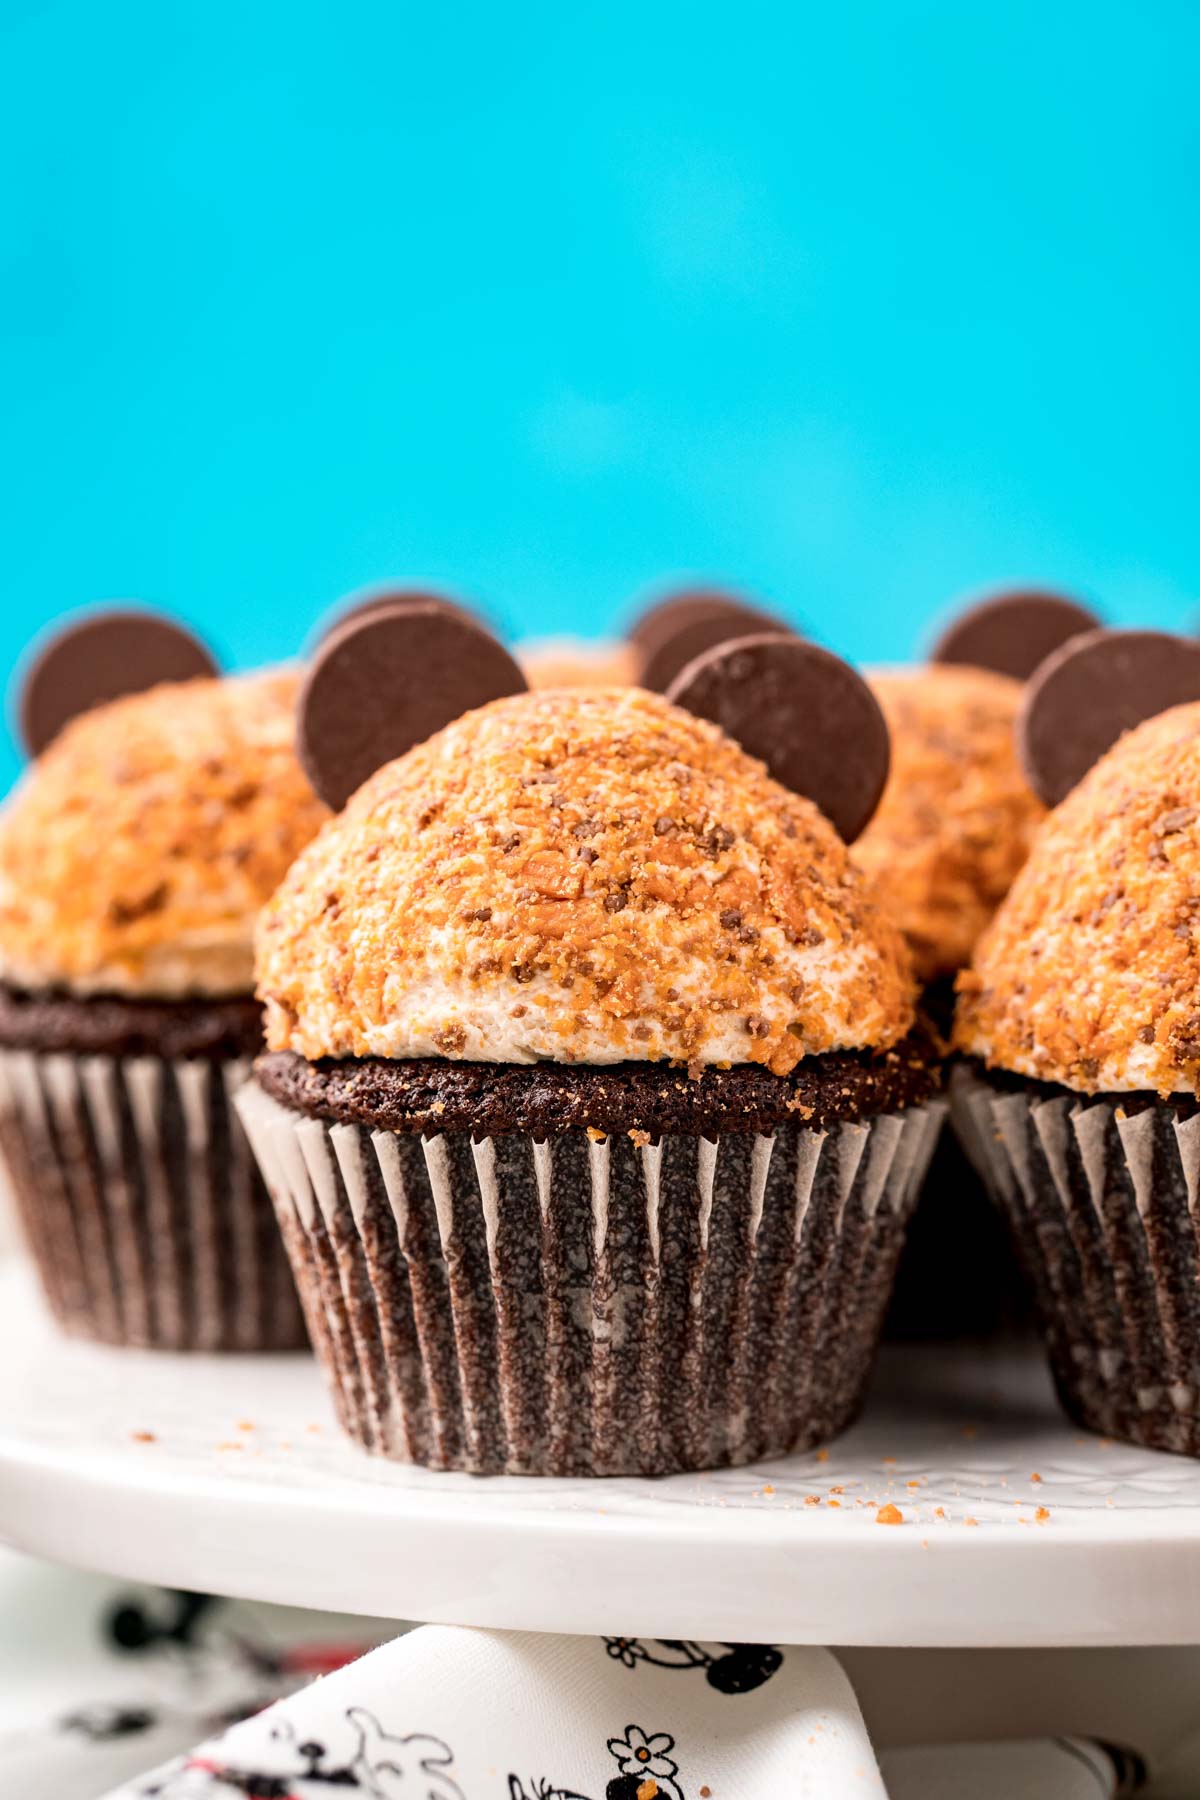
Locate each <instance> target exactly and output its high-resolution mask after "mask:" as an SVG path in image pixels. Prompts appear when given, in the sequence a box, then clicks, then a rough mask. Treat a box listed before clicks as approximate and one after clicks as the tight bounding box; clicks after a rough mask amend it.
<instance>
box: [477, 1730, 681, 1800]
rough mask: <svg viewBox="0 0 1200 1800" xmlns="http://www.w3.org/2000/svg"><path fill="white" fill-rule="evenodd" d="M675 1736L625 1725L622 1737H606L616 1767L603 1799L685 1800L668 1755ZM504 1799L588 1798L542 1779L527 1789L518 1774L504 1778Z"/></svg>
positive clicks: (573, 1799) (676, 1767)
mask: <svg viewBox="0 0 1200 1800" xmlns="http://www.w3.org/2000/svg"><path fill="white" fill-rule="evenodd" d="M674 1748H675V1739H674V1738H673V1737H672V1736H671V1734H670V1733H669V1732H667V1731H658V1732H646V1731H643V1730H642V1727H641V1726H640V1725H627V1726H626V1727H625V1734H624V1736H623V1737H613V1738H609V1740H608V1753H609V1755H610V1756H612V1757H615V1758H616V1762H617V1767H618V1769H619V1770H620V1773H619V1774H618V1775H614V1776H612V1777H611V1779H610V1780H609V1782H608V1784H607V1786H606V1787H605V1789H604V1796H603V1800H687V1797H686V1795H685V1794H684V1791H683V1789H682V1788H681V1787H680V1785H679V1783H678V1782H677V1781H676V1779H675V1777H676V1776H677V1775H678V1773H679V1764H678V1763H677V1762H676V1761H675V1758H674V1757H673V1756H672V1755H671V1752H672V1751H673V1750H674ZM508 1800H590V1796H589V1795H587V1794H579V1793H576V1791H575V1789H574V1788H564V1787H555V1785H554V1783H553V1782H552V1781H547V1780H545V1779H544V1778H543V1779H542V1780H540V1781H534V1782H533V1783H532V1784H531V1785H530V1786H529V1787H528V1788H527V1787H525V1785H524V1783H523V1782H522V1781H521V1779H520V1777H519V1776H517V1775H510V1776H509V1778H508Z"/></svg>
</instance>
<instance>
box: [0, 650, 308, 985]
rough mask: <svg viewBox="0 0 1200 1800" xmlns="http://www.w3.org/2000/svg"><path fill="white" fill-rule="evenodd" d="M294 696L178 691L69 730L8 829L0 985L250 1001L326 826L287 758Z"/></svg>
mask: <svg viewBox="0 0 1200 1800" xmlns="http://www.w3.org/2000/svg"><path fill="white" fill-rule="evenodd" d="M297 685H298V678H297V677H296V676H295V675H293V674H291V673H288V672H283V671H270V672H267V673H264V674H258V675H252V676H243V677H239V678H236V679H232V680H225V681H210V680H199V681H189V682H181V683H174V684H170V685H166V686H161V687H156V688H151V689H149V690H148V691H147V692H145V693H139V694H134V695H130V696H129V697H127V698H125V699H121V700H116V701H113V702H112V703H111V704H109V705H106V706H100V707H96V708H95V709H94V710H93V711H91V712H87V713H84V714H83V715H82V716H81V717H80V718H78V719H76V720H74V721H73V722H72V723H71V724H69V725H68V726H67V727H66V728H65V730H63V731H62V732H61V734H60V735H59V736H58V737H57V738H56V739H55V741H54V743H53V744H52V745H51V746H50V748H49V749H48V750H47V751H46V752H45V753H44V755H42V756H41V757H39V759H38V761H37V762H36V763H35V764H34V765H33V767H32V768H31V769H30V770H29V771H28V773H27V774H26V775H25V777H24V779H23V780H22V781H21V783H20V784H19V786H18V787H17V789H16V790H15V792H14V794H13V796H12V798H11V799H10V800H9V802H8V803H7V805H6V806H5V808H4V810H3V812H2V813H0V976H3V978H4V979H5V980H7V981H9V982H11V983H13V984H14V985H16V986H18V987H24V988H32V989H40V988H47V987H65V988H67V989H69V990H71V991H73V992H76V993H81V994H85V993H96V992H107V993H123V994H130V995H147V996H150V995H152V996H157V997H161V998H171V997H178V996H182V995H188V994H231V993H245V992H248V991H249V990H250V988H251V987H252V985H253V936H254V920H255V916H256V914H257V912H258V909H259V907H260V906H261V905H262V903H263V901H264V900H265V899H266V898H267V897H268V895H269V894H270V893H271V892H272V891H273V890H274V888H275V887H277V886H278V884H279V881H280V879H281V878H282V876H283V873H284V871H285V870H286V869H287V867H288V865H289V863H290V862H291V861H292V860H293V858H294V857H295V855H296V853H297V851H299V850H300V848H301V847H302V845H304V844H305V843H307V841H308V840H309V838H311V837H312V835H313V833H314V832H315V831H316V829H317V827H318V826H319V825H320V823H321V821H322V820H323V819H324V818H325V817H326V809H325V808H324V807H323V806H322V805H321V803H320V801H319V800H318V799H317V798H316V796H315V795H314V794H313V792H312V789H311V788H310V787H309V784H308V781H307V779H306V778H305V776H304V774H303V773H302V771H301V769H300V765H299V763H298V762H297V760H296V756H295V752H294V749H293V742H294V737H295V720H294V708H295V701H296V690H297Z"/></svg>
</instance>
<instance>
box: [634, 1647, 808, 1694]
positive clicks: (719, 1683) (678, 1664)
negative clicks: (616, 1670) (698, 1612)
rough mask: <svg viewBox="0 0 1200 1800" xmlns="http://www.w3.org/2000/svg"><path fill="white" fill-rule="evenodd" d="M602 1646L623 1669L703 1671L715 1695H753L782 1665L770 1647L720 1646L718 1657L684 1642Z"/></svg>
mask: <svg viewBox="0 0 1200 1800" xmlns="http://www.w3.org/2000/svg"><path fill="white" fill-rule="evenodd" d="M604 1646H605V1649H606V1650H607V1651H608V1654H609V1655H610V1656H611V1657H614V1658H615V1659H616V1661H617V1662H619V1663H621V1664H622V1665H623V1666H624V1667H625V1668H627V1669H636V1667H637V1665H638V1664H639V1663H649V1664H651V1665H652V1667H654V1668H656V1669H703V1670H704V1679H705V1680H706V1681H707V1683H708V1685H709V1687H711V1688H715V1689H716V1690H717V1692H718V1693H719V1694H750V1693H753V1692H754V1689H755V1688H760V1687H761V1686H762V1685H763V1683H764V1682H765V1681H770V1679H771V1677H772V1675H774V1674H775V1673H776V1672H777V1671H778V1670H779V1668H780V1667H781V1666H782V1663H783V1652H782V1650H777V1649H776V1648H775V1646H774V1644H723V1645H722V1646H721V1648H722V1649H723V1650H724V1655H722V1656H714V1655H713V1654H712V1653H711V1651H708V1650H706V1649H705V1648H704V1646H703V1644H696V1643H692V1642H691V1641H690V1640H688V1639H685V1638H650V1639H645V1638H622V1637H606V1638H605V1640H604Z"/></svg>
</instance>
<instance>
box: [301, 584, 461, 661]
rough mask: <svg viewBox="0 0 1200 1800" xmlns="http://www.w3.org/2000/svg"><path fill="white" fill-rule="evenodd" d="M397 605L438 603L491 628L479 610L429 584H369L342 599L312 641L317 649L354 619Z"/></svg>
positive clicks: (322, 623) (449, 611) (456, 613)
mask: <svg viewBox="0 0 1200 1800" xmlns="http://www.w3.org/2000/svg"><path fill="white" fill-rule="evenodd" d="M394 606H424V607H429V606H434V607H437V609H438V610H439V611H440V612H447V613H450V614H452V616H453V617H454V618H456V619H465V620H466V621H467V623H468V624H469V625H475V626H478V627H479V629H480V630H483V631H486V630H487V626H486V625H485V624H484V623H483V621H482V619H481V618H480V616H479V614H478V613H476V612H473V611H472V610H471V608H470V607H469V606H463V605H462V603H461V601H458V600H451V599H449V598H448V596H447V595H445V594H436V593H433V592H432V591H430V590H427V589H425V588H408V587H389V586H382V587H372V588H365V589H363V590H361V591H360V592H359V593H357V594H351V595H349V596H348V597H347V598H346V599H344V600H339V601H338V602H337V604H336V606H334V607H333V608H332V610H331V611H330V612H329V613H328V614H327V616H326V617H325V618H324V619H323V620H322V621H321V622H320V624H319V625H318V626H317V627H316V630H315V631H314V632H313V634H312V637H311V638H310V640H309V642H310V644H311V646H312V648H313V649H316V648H318V647H319V646H320V645H321V644H323V643H324V642H325V640H326V638H328V637H332V635H333V633H334V632H335V631H340V630H341V629H342V627H343V626H344V625H348V624H349V623H350V621H351V620H352V619H367V618H370V617H371V615H372V614H373V613H377V612H386V611H387V610H388V609H389V607H394Z"/></svg>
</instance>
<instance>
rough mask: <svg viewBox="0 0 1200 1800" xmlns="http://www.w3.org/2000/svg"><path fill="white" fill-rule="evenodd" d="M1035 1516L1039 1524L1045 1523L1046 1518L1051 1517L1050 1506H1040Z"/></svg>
mask: <svg viewBox="0 0 1200 1800" xmlns="http://www.w3.org/2000/svg"><path fill="white" fill-rule="evenodd" d="M1033 1516H1034V1518H1035V1519H1036V1520H1037V1522H1038V1524H1039V1525H1044V1524H1045V1523H1046V1520H1047V1519H1048V1518H1049V1517H1050V1508H1049V1507H1048V1506H1039V1507H1038V1509H1037V1511H1036V1512H1035V1513H1034V1515H1033Z"/></svg>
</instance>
